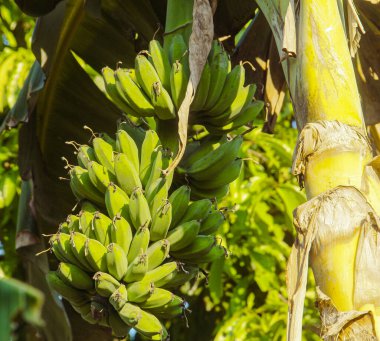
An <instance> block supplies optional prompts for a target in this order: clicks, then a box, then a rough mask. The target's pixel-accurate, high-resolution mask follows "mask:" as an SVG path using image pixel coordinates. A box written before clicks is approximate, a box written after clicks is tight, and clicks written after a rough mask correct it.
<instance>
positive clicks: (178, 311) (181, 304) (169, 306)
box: [150, 295, 185, 319]
mask: <svg viewBox="0 0 380 341" xmlns="http://www.w3.org/2000/svg"><path fill="white" fill-rule="evenodd" d="M184 310H185V301H184V300H183V299H182V298H181V297H179V296H177V295H173V299H172V300H171V301H170V302H168V303H166V304H165V305H163V306H161V307H158V308H152V309H150V311H151V312H152V313H153V314H154V315H155V316H157V317H158V318H162V319H173V318H175V317H178V316H182V315H183V314H184Z"/></svg>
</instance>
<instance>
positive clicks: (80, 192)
mask: <svg viewBox="0 0 380 341" xmlns="http://www.w3.org/2000/svg"><path fill="white" fill-rule="evenodd" d="M70 187H71V189H72V191H73V193H74V194H75V195H76V196H77V198H78V199H89V200H91V201H93V202H95V203H97V204H100V205H102V204H103V203H104V200H103V197H102V194H101V193H100V192H99V191H98V190H97V189H96V187H95V186H94V185H93V184H92V182H91V180H90V177H89V175H88V171H87V169H84V168H82V167H80V166H75V167H73V168H72V169H70Z"/></svg>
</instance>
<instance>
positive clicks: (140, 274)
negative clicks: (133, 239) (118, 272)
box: [123, 253, 148, 283]
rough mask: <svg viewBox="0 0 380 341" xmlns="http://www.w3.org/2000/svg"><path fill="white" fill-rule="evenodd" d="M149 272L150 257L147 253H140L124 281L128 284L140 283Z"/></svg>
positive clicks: (130, 265)
mask: <svg viewBox="0 0 380 341" xmlns="http://www.w3.org/2000/svg"><path fill="white" fill-rule="evenodd" d="M147 271H148V257H147V255H146V253H140V254H139V255H138V256H137V257H135V258H134V259H133V261H132V262H130V263H129V266H128V269H127V273H126V274H125V276H124V278H123V281H124V282H126V283H130V282H136V281H140V280H142V279H143V278H144V276H145V274H146V272H147Z"/></svg>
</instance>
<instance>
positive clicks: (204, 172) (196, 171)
mask: <svg viewBox="0 0 380 341" xmlns="http://www.w3.org/2000/svg"><path fill="white" fill-rule="evenodd" d="M242 142H243V137H242V136H240V135H239V136H237V137H235V138H234V139H232V140H230V141H228V142H226V143H224V144H222V145H221V146H220V147H219V148H217V149H216V150H214V151H212V152H210V153H208V154H207V155H206V156H204V157H203V158H201V159H199V160H198V161H196V162H194V163H193V164H192V165H191V166H190V167H189V168H188V169H187V170H186V171H185V172H186V173H187V174H189V175H190V176H191V177H192V178H194V179H196V180H208V179H210V178H211V177H212V176H214V175H215V174H218V173H219V172H220V170H222V169H224V168H225V167H226V166H227V165H229V164H230V163H231V162H232V161H233V160H235V159H236V157H237V155H238V153H239V150H240V146H241V144H242Z"/></svg>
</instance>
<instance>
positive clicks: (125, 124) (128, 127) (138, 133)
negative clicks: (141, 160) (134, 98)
mask: <svg viewBox="0 0 380 341" xmlns="http://www.w3.org/2000/svg"><path fill="white" fill-rule="evenodd" d="M118 129H119V130H124V131H125V132H126V133H127V134H128V135H129V136H130V137H131V138H132V139H133V140H134V141H135V143H136V145H137V149H138V150H139V151H140V150H141V146H142V143H143V141H144V138H145V132H146V130H145V129H143V128H142V127H141V126H139V125H135V124H134V123H133V122H132V121H130V120H128V121H122V122H120V123H118ZM116 142H117V141H116ZM116 147H117V143H116ZM127 155H128V154H127Z"/></svg>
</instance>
